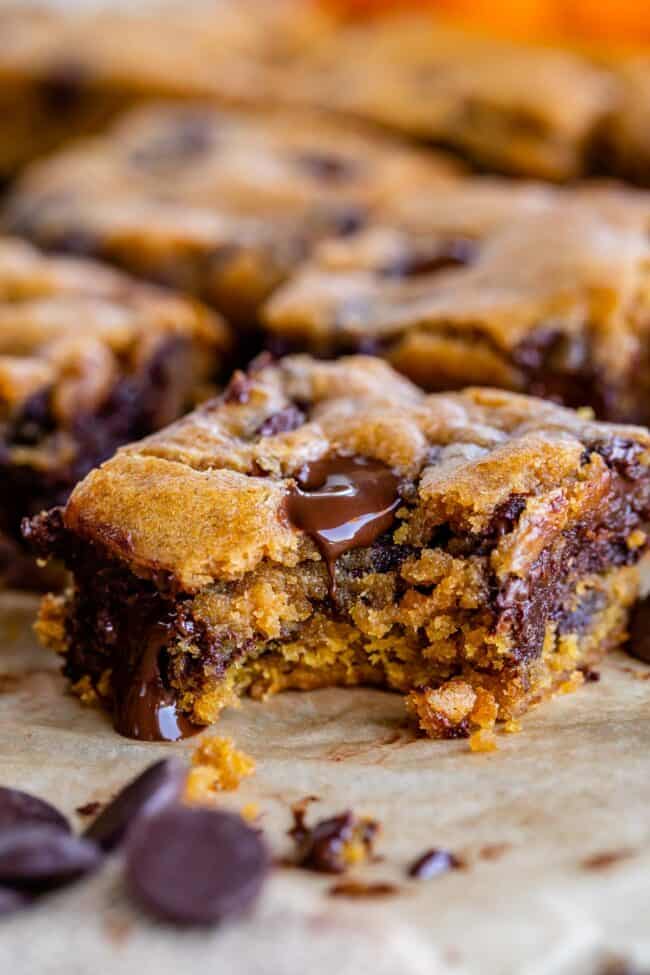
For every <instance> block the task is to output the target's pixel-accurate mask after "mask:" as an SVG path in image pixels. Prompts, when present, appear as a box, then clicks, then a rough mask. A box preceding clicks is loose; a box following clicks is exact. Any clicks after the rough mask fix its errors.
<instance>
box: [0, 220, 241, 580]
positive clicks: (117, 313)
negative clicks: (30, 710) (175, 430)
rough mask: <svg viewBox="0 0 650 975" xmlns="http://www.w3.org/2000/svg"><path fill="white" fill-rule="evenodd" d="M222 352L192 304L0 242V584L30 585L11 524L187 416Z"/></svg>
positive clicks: (208, 320)
mask: <svg viewBox="0 0 650 975" xmlns="http://www.w3.org/2000/svg"><path fill="white" fill-rule="evenodd" d="M229 352H230V334H229V331H228V329H227V327H226V325H225V324H224V322H223V321H222V320H220V319H219V318H218V317H217V316H216V315H214V314H213V313H211V312H209V311H208V310H207V309H205V308H202V307H201V306H200V305H199V303H198V302H190V301H188V300H186V299H184V298H180V297H176V296H174V295H173V294H171V293H168V292H165V291H162V290H158V289H156V288H154V287H152V286H149V285H146V284H142V283H141V282H137V281H134V280H132V279H131V278H129V277H127V276H126V275H124V274H121V273H119V272H117V271H113V270H111V269H108V268H105V267H102V266H100V265H98V264H95V263H93V262H91V261H82V260H75V259H72V258H52V257H47V256H45V255H43V254H41V253H39V252H38V251H36V250H35V249H34V248H32V247H31V246H30V245H29V244H26V243H24V242H22V241H17V240H14V239H11V238H6V237H5V238H0V584H1V583H2V582H4V583H5V584H7V585H9V584H11V585H28V584H30V583H35V584H37V583H38V582H39V581H40V580H41V576H40V575H39V574H38V573H37V572H36V571H35V569H33V567H32V560H31V559H30V558H27V557H26V552H25V550H24V549H23V548H22V546H21V544H20V523H21V519H22V518H24V517H26V516H30V515H34V514H36V513H38V512H39V511H41V510H42V509H43V508H50V507H51V506H52V505H56V504H62V503H64V502H65V500H66V499H67V497H68V494H69V493H70V491H71V490H72V488H73V487H74V485H75V484H76V482H77V481H78V480H80V479H81V478H82V477H83V476H84V475H85V474H87V472H88V471H89V470H90V469H91V468H92V467H94V466H95V465H96V464H99V463H101V461H103V460H106V458H107V457H109V456H110V455H111V454H112V453H113V451H114V450H115V448H116V447H117V446H118V445H119V444H123V443H125V442H126V441H129V440H133V439H134V438H137V437H141V436H143V435H145V434H146V433H149V432H151V431H152V430H157V429H158V428H160V427H162V426H165V425H166V424H168V423H170V422H171V421H172V420H174V419H176V417H178V416H179V415H180V414H181V413H183V412H185V411H186V410H187V409H190V408H191V407H192V406H193V405H194V404H195V403H196V402H197V400H198V399H199V398H201V396H202V395H205V394H206V386H207V384H208V383H211V382H213V381H214V380H215V379H216V378H217V377H218V375H219V373H220V372H221V371H222V370H223V368H224V367H225V362H226V360H227V356H228V353H229Z"/></svg>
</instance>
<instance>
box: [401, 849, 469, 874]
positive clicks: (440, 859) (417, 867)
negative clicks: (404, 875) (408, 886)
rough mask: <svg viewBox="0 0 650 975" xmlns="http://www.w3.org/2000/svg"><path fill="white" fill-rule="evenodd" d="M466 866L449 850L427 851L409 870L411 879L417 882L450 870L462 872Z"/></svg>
mask: <svg viewBox="0 0 650 975" xmlns="http://www.w3.org/2000/svg"><path fill="white" fill-rule="evenodd" d="M463 866H464V864H463V862H462V860H460V859H459V858H458V857H457V856H454V854H453V853H449V852H448V851H447V850H438V849H435V848H434V849H432V850H427V852H426V853H423V854H422V856H420V857H418V859H417V860H415V861H414V862H413V863H412V864H411V866H410V867H409V868H408V875H409V877H414V878H416V879H417V880H429V879H430V878H431V877H437V876H438V875H439V874H441V873H447V871H448V870H460V869H461V868H462V867H463Z"/></svg>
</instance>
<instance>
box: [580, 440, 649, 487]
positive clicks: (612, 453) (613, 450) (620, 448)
mask: <svg viewBox="0 0 650 975" xmlns="http://www.w3.org/2000/svg"><path fill="white" fill-rule="evenodd" d="M591 449H592V451H594V452H595V453H597V454H600V456H601V457H602V458H603V460H604V461H605V463H606V464H607V466H608V467H609V468H610V469H613V470H615V471H616V473H617V474H620V476H621V477H626V478H629V480H631V481H635V480H638V478H640V477H642V476H643V475H644V474H645V473H646V470H647V467H646V465H645V464H642V463H640V461H639V457H640V455H641V454H642V453H643V447H642V446H641V444H638V443H634V441H632V440H625V439H624V438H623V437H611V438H610V439H609V440H601V441H596V442H594V443H593V444H591Z"/></svg>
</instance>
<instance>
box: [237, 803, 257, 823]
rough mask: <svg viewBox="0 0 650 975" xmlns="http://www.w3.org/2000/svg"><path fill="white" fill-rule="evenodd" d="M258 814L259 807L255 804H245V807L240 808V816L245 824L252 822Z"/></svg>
mask: <svg viewBox="0 0 650 975" xmlns="http://www.w3.org/2000/svg"><path fill="white" fill-rule="evenodd" d="M259 814H260V807H259V806H258V805H257V803H256V802H247V803H246V805H245V806H242V809H241V815H242V817H243V818H244V819H245V820H246V822H247V823H252V822H254V821H255V820H256V819H257V817H258V816H259Z"/></svg>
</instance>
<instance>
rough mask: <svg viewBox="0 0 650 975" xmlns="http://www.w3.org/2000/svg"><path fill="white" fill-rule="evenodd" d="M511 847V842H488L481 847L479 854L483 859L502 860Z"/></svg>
mask: <svg viewBox="0 0 650 975" xmlns="http://www.w3.org/2000/svg"><path fill="white" fill-rule="evenodd" d="M509 849H510V844H509V843H486V844H485V846H482V847H481V849H480V850H479V853H478V855H479V856H480V857H481V859H482V860H500V859H501V857H502V856H503V854H504V853H507V851H508V850H509Z"/></svg>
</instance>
